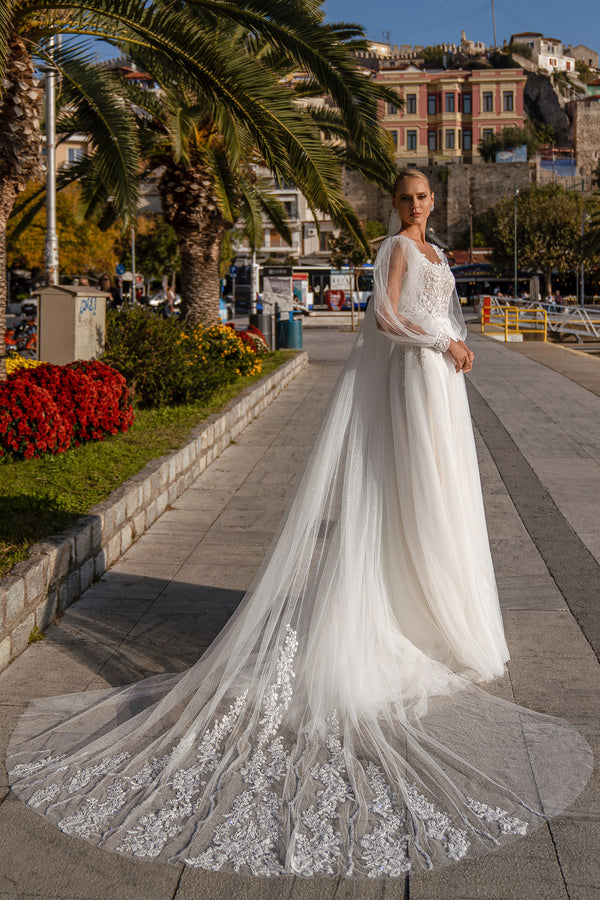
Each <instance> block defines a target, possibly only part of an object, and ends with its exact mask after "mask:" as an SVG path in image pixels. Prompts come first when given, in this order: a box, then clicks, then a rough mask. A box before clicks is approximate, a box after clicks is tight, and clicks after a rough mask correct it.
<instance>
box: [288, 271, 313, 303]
mask: <svg viewBox="0 0 600 900" xmlns="http://www.w3.org/2000/svg"><path fill="white" fill-rule="evenodd" d="M292 288H293V291H294V303H295V304H296V305H297V306H303V307H304V309H309V308H310V307H309V303H308V272H294V274H293V275H292ZM310 306H312V303H311V304H310Z"/></svg>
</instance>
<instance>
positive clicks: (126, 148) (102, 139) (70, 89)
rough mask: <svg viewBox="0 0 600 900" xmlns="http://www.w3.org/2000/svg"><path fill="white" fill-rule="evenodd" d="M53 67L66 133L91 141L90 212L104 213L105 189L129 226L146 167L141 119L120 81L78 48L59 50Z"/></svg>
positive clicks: (87, 189) (87, 192)
mask: <svg viewBox="0 0 600 900" xmlns="http://www.w3.org/2000/svg"><path fill="white" fill-rule="evenodd" d="M40 55H42V57H43V55H44V52H43V51H41V53H40ZM48 62H50V60H49V59H48ZM51 62H52V64H53V65H54V66H55V67H56V69H57V71H58V72H59V74H60V77H61V79H62V90H61V102H62V106H63V113H62V114H61V117H60V119H61V126H60V127H61V128H62V129H63V130H65V131H67V132H70V133H73V131H74V130H77V131H79V132H82V133H83V134H86V135H87V136H89V141H90V147H91V153H90V156H89V162H88V167H87V171H88V177H87V185H86V179H84V180H83V181H82V188H83V193H84V196H85V197H86V200H87V202H88V207H87V210H86V212H87V214H88V215H91V214H93V213H94V212H96V211H97V210H98V208H99V200H100V186H101V185H103V190H104V194H105V198H108V196H111V197H112V202H113V204H114V207H115V209H116V210H117V212H118V214H119V215H120V216H122V217H123V219H124V221H129V220H131V219H132V218H134V217H135V215H136V211H137V198H138V180H139V171H140V165H141V162H140V155H139V150H138V144H137V138H136V128H135V126H136V122H135V117H134V116H133V114H132V111H131V109H130V107H129V106H128V105H127V104H126V102H125V100H124V98H123V96H122V95H121V93H120V90H119V88H120V85H119V80H118V79H116V78H114V77H113V76H112V75H111V74H110V73H108V72H107V71H106V70H104V69H101V68H100V67H98V66H97V65H94V64H92V63H91V62H90V61H89V60H88V59H85V58H82V56H81V55H80V48H78V47H76V46H63V47H60V48H56V49H55V51H54V53H53V56H52V60H51Z"/></svg>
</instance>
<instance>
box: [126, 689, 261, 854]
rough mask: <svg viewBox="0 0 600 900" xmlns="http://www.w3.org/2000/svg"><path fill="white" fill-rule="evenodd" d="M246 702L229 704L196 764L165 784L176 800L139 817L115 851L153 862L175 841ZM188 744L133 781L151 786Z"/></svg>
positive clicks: (204, 741) (243, 697)
mask: <svg viewBox="0 0 600 900" xmlns="http://www.w3.org/2000/svg"><path fill="white" fill-rule="evenodd" d="M246 698H247V694H246V693H244V694H241V695H240V696H239V697H238V698H237V699H236V700H235V702H234V703H232V704H231V706H230V707H229V710H228V712H227V713H226V714H225V715H224V716H223V717H222V718H221V719H217V720H216V721H215V724H214V726H213V727H212V728H211V730H210V731H207V732H206V734H205V735H204V737H203V738H202V741H201V742H200V745H199V747H198V750H197V752H196V759H197V760H198V762H197V764H196V765H193V766H189V767H188V768H186V769H179V770H177V771H175V772H174V773H173V776H172V778H171V779H170V780H169V781H167V783H166V785H167V787H169V788H170V789H171V790H172V791H173V792H174V794H175V796H174V797H172V798H170V799H169V800H167V801H166V804H165V806H164V807H162V808H161V809H158V810H156V811H154V812H149V813H146V815H143V816H141V817H140V818H139V819H138V821H137V824H136V825H135V827H134V828H130V829H128V831H127V834H126V836H125V838H124V839H123V841H122V842H121V843H120V844H119V846H118V847H117V850H120V851H121V852H122V853H127V852H128V853H132V854H133V855H134V856H142V857H146V858H150V859H154V858H155V857H157V856H158V854H159V853H160V852H161V850H162V849H163V847H164V845H165V844H166V843H167V841H168V840H170V839H172V838H174V837H176V836H177V835H178V834H179V833H180V832H181V831H182V830H183V827H184V823H185V820H186V819H188V818H189V817H190V816H191V815H192V814H193V813H194V811H195V807H194V799H195V797H196V795H197V794H198V793H199V792H200V789H201V788H202V787H203V785H205V784H206V779H205V778H204V776H205V775H208V774H209V773H210V772H213V771H214V770H215V769H216V768H217V766H218V765H219V763H220V761H221V759H222V755H223V751H222V749H221V745H222V743H223V741H224V740H225V738H227V737H228V736H229V735H230V734H231V732H232V730H233V728H234V726H235V724H236V723H237V721H238V719H239V717H240V715H241V714H242V712H243V710H244V708H245V705H246ZM182 743H183V742H182ZM187 743H189V741H186V745H184V746H183V747H182V746H181V745H178V747H177V748H176V749H175V750H174V751H173V754H172V755H170V756H167V757H166V758H162V759H160V760H153V761H152V762H151V763H150V764H146V766H145V767H144V768H143V769H141V770H140V772H138V773H137V775H136V776H134V779H133V781H134V782H137V783H142V784H151V783H152V781H153V780H154V777H156V774H158V773H160V771H162V769H163V768H165V766H166V764H167V762H168V761H169V760H170V759H171V758H172V757H174V756H175V754H177V753H178V752H186V751H187ZM153 770H154V773H155V774H154V775H153ZM163 790H164V788H163Z"/></svg>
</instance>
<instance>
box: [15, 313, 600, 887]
mask: <svg viewBox="0 0 600 900" xmlns="http://www.w3.org/2000/svg"><path fill="white" fill-rule="evenodd" d="M352 340H353V338H352V336H351V335H349V334H343V333H337V332H335V331H333V330H331V329H327V330H323V331H320V330H319V329H313V330H311V332H310V336H309V335H306V344H307V346H308V348H309V352H310V356H311V365H310V367H309V368H308V369H307V370H305V371H304V372H303V373H302V374H301V375H299V376H298V378H296V380H295V381H294V382H293V383H292V384H290V385H289V386H288V387H287V388H286V390H285V391H284V392H283V393H282V394H281V395H280V397H279V398H278V399H277V400H276V401H275V403H274V404H273V405H272V406H271V407H269V408H268V409H267V410H265V411H264V412H263V413H262V415H261V416H260V418H259V419H258V420H256V421H255V422H254V423H252V424H251V425H250V426H248V428H247V429H246V430H245V431H244V432H243V433H242V434H240V435H239V437H238V438H237V441H236V443H235V444H232V445H231V446H230V447H229V448H228V449H226V450H225V451H224V453H223V455H222V456H221V457H220V458H219V459H218V460H217V461H216V462H215V463H213V465H211V466H210V467H209V468H208V469H206V471H205V472H204V473H203V474H202V475H201V476H200V478H198V479H197V481H196V482H195V483H194V485H193V486H192V487H191V488H189V489H188V491H187V492H186V493H185V494H183V495H182V496H181V497H180V498H179V499H178V500H177V501H176V502H175V503H174V504H173V506H172V507H171V508H170V509H168V510H167V511H166V512H165V513H164V515H163V516H162V517H161V518H160V519H159V520H158V521H157V522H156V523H155V524H154V526H153V527H152V528H151V529H150V530H149V531H148V532H147V533H146V534H145V535H143V536H142V538H140V540H139V541H138V542H137V543H136V544H134V545H133V546H132V547H131V548H130V550H129V551H128V552H127V554H126V555H125V556H124V557H123V558H122V560H121V561H120V562H119V563H117V564H116V565H115V566H114V567H113V568H112V569H111V570H110V571H109V572H107V573H106V575H105V576H104V577H103V578H102V579H101V580H100V581H99V582H97V583H95V584H93V585H92V586H91V587H90V588H89V589H88V591H86V593H85V594H84V596H83V597H82V599H81V600H80V601H79V602H78V603H77V604H75V605H74V606H73V607H71V608H70V609H69V610H68V611H67V612H66V614H65V615H64V616H63V618H62V620H61V621H60V622H59V623H58V624H57V625H53V626H51V627H50V628H49V629H48V632H47V636H46V639H45V640H44V641H43V642H41V643H39V644H36V645H33V646H31V647H30V648H29V649H28V650H27V651H26V652H25V653H24V654H23V655H22V656H21V657H20V658H19V659H18V660H17V661H16V662H14V663H13V664H12V665H11V666H10V667H9V668H8V669H7V670H6V671H5V672H4V673H2V674H1V675H0V748H4V747H5V745H6V742H7V741H8V738H9V736H10V733H11V731H12V728H13V727H14V722H15V720H16V717H17V715H18V714H19V712H20V711H21V710H22V709H23V707H24V706H25V705H26V703H27V702H28V700H29V699H31V698H33V697H36V696H40V695H43V694H57V693H64V692H67V691H71V690H85V689H95V688H99V687H105V686H109V685H119V684H127V683H129V682H131V681H133V680H136V679H137V678H141V677H144V676H145V675H149V674H154V673H158V672H165V671H174V670H178V671H181V670H183V669H185V668H187V666H188V665H190V664H191V663H193V662H194V661H195V659H197V658H198V656H199V655H200V654H201V653H202V651H203V649H204V648H205V647H206V646H207V644H208V643H209V641H210V640H211V639H212V637H213V636H214V635H215V634H216V633H217V632H218V631H219V630H220V628H221V627H222V626H223V624H224V623H225V622H226V620H227V618H228V617H229V615H230V614H231V613H232V612H233V610H234V609H235V608H236V606H237V604H238V603H239V601H240V599H241V597H242V595H243V592H244V590H245V589H246V588H247V587H248V585H249V583H250V581H251V580H252V577H253V575H254V572H255V571H256V568H257V566H258V565H259V563H260V561H261V558H262V555H263V554H264V552H265V551H266V550H267V549H268V546H269V544H270V542H271V540H272V538H273V536H274V534H275V532H276V530H277V525H278V521H279V518H280V516H281V514H282V512H283V511H284V509H285V506H286V503H287V500H288V498H289V496H290V494H291V493H292V491H293V486H294V483H295V480H296V478H297V476H298V472H299V470H300V468H301V466H302V462H303V460H304V458H305V456H306V453H307V451H308V448H309V447H310V443H311V440H312V438H313V435H314V433H315V431H316V429H317V428H318V424H319V421H320V418H321V415H322V413H323V410H324V408H325V405H326V403H327V399H328V396H329V394H330V392H331V390H332V387H333V384H334V383H335V380H336V377H337V373H338V371H339V368H340V366H341V363H342V362H343V359H344V358H345V356H346V355H347V353H348V351H349V348H350V346H351V343H352ZM473 344H474V346H475V349H476V351H477V353H478V361H477V366H478V368H477V369H476V370H475V374H474V379H473V381H474V385H475V387H476V388H477V390H478V391H481V392H482V395H484V397H485V402H486V403H488V404H490V408H491V409H493V412H494V414H495V416H496V417H497V418H498V421H500V422H501V424H502V427H505V428H506V429H507V432H508V431H510V428H511V427H514V432H515V433H514V435H512V432H511V435H512V438H514V440H512V438H511V440H512V443H511V441H507V440H504V442H502V440H501V438H502V434H501V433H500V432H499V431H498V430H496V433H495V436H494V439H495V442H496V443H495V444H493V450H494V455H493V454H492V453H491V452H490V448H489V447H488V446H487V444H486V442H485V440H484V439H483V438H482V434H480V433H479V431H476V442H477V449H478V456H479V463H480V470H481V473H482V479H483V487H484V502H485V505H486V516H487V520H488V529H489V534H490V540H491V546H492V552H493V556H494V560H495V563H496V566H497V570H498V584H499V591H500V597H501V603H502V607H503V611H504V616H505V622H506V630H507V636H508V640H509V645H510V648H511V654H512V659H511V662H510V664H509V670H508V674H507V675H506V676H505V677H504V678H503V679H498V680H497V681H496V682H494V683H493V684H491V685H489V690H490V693H493V694H494V695H497V696H502V697H506V698H507V699H517V700H518V702H521V703H523V704H524V705H526V706H531V707H533V708H537V709H541V710H543V711H548V712H555V713H558V714H562V715H566V716H568V717H569V718H570V719H572V720H573V721H574V722H577V723H579V724H580V725H581V727H582V730H583V731H584V732H585V733H586V735H587V736H588V738H589V740H590V743H591V744H592V745H593V747H594V748H595V749H596V751H600V729H599V727H598V723H599V721H600V716H599V713H600V675H599V672H598V663H597V660H596V658H595V656H594V654H593V652H592V649H591V647H590V645H589V642H588V641H587V640H586V638H585V637H584V635H583V634H582V632H581V629H580V628H579V626H578V624H577V622H576V621H575V619H574V617H573V615H572V612H571V610H570V609H569V606H568V604H567V602H566V600H565V598H564V597H563V595H562V593H561V591H560V590H559V588H558V586H557V582H556V580H555V578H554V577H552V575H551V574H550V572H549V569H548V561H547V560H545V558H544V556H543V554H542V553H541V552H540V549H539V548H538V546H537V545H536V542H535V540H534V539H532V536H531V533H530V530H528V529H527V528H526V527H525V525H524V523H523V520H522V517H521V515H520V511H519V510H520V508H525V509H526V511H527V513H528V514H530V513H531V509H533V510H534V511H535V509H536V508H537V507H536V503H538V499H539V496H540V495H539V494H537V493H536V492H535V490H533V488H532V482H531V479H530V480H529V481H527V480H525V481H521V482H519V484H520V486H521V488H522V490H521V495H516V494H514V492H513V494H511V493H510V492H509V490H507V480H506V479H507V476H506V472H505V473H504V475H502V474H501V471H500V468H501V467H500V468H499V464H500V463H502V465H503V466H505V467H508V468H509V470H510V471H512V470H513V469H514V468H515V466H516V467H517V469H518V467H519V464H520V463H519V459H516V457H515V454H521V459H527V463H528V465H531V466H534V464H536V465H537V466H538V468H539V478H540V479H541V480H540V481H539V484H540V485H542V486H541V487H540V490H541V491H542V492H544V491H549V490H550V479H549V475H548V472H549V471H550V470H549V469H545V470H544V466H543V465H541V464H540V463H539V462H538V463H535V461H536V460H538V461H539V460H541V461H542V462H543V463H544V465H547V466H551V465H552V464H553V462H554V461H555V460H556V459H559V458H560V459H562V458H564V457H557V456H556V455H553V452H554V450H556V448H557V446H559V445H560V449H561V452H562V453H564V452H568V454H570V455H569V456H568V459H569V460H570V461H575V460H584V461H585V460H589V459H591V458H592V452H593V448H594V447H595V446H596V445H598V446H599V447H600V417H597V418H594V417H593V415H591V413H593V411H594V409H595V407H594V403H597V402H598V398H597V397H596V396H595V395H593V394H590V392H589V390H588V389H587V388H586V389H584V388H581V387H578V386H577V385H576V383H575V382H574V381H572V380H569V381H567V382H566V384H567V387H566V388H565V386H564V384H563V382H564V381H565V379H564V378H563V377H562V376H561V375H560V374H559V373H558V372H557V371H554V370H549V369H548V366H546V365H541V364H539V363H538V362H537V361H535V360H532V359H529V358H528V357H527V356H523V355H513V356H510V350H507V349H506V348H504V347H501V346H500V347H499V346H498V345H495V344H494V343H493V342H491V341H487V340H482V339H481V338H479V339H477V338H476V339H475V340H474V341H473ZM507 354H508V355H507ZM511 360H513V362H511ZM514 361H516V363H518V366H516V363H515V362H514ZM548 371H550V374H551V376H552V378H553V379H554V381H553V383H552V391H553V394H554V397H560V403H558V407H557V408H554V406H555V404H554V401H553V404H552V409H551V410H550V408H549V407H548V405H547V402H546V400H545V399H544V398H543V395H544V390H545V389H546V387H547V383H546V379H547V373H548ZM508 375H510V383H509V390H508V391H505V390H504V386H505V383H506V379H507V377H508ZM480 396H481V395H480ZM590 397H591V399H592V402H591V404H590ZM515 405H516V408H515ZM523 405H528V408H529V409H530V412H531V413H532V414H531V416H530V417H529V419H528V418H527V415H526V414H524V413H523V409H522V408H520V407H522V406H523ZM569 406H570V407H571V409H572V410H575V411H576V412H577V417H578V418H577V430H576V433H575V434H570V432H569V409H568V408H569ZM584 411H585V413H584ZM475 412H476V413H477V409H475ZM584 415H585V416H588V415H589V416H590V418H589V420H588V434H587V437H586V439H585V441H584V438H583V432H584V428H583V423H582V422H581V421H580V419H582V418H583V417H584ZM557 423H558V425H557ZM475 424H476V425H478V424H479V423H478V421H477V415H475ZM485 424H486V423H485V422H483V425H485ZM488 424H489V423H488ZM482 433H483V434H484V436H485V428H484V430H483V432H482ZM536 434H537V436H538V438H536ZM549 435H551V436H552V437H553V440H555V441H557V442H558V443H556V442H555V443H554V444H552V445H551V446H550V447H549V448H548V437H549ZM488 439H489V435H488ZM498 442H500V443H498ZM565 448H568V449H567V450H565ZM546 449H548V452H546ZM502 453H503V454H504V457H502ZM498 454H500V456H499V455H498ZM515 459H516V462H515ZM594 459H596V457H594ZM532 471H534V469H532ZM581 471H582V473H583V470H581ZM576 472H577V469H573V470H572V478H571V481H573V482H574V484H575V486H576V488H577V490H579V482H578V480H577V478H576V477H575V473H576ZM584 474H585V475H586V477H587V476H588V475H589V472H588V471H586V473H584ZM534 475H535V477H536V478H537V477H538V474H537V473H536V471H534ZM583 477H584V475H583V474H582V478H583ZM543 478H546V479H548V486H546V483H545V482H544V481H543ZM508 482H509V484H510V479H508ZM559 484H560V482H559V481H557V485H559ZM532 490H533V493H532ZM555 491H556V495H557V496H556V498H555V505H556V509H557V511H558V515H560V516H561V517H562V515H563V511H562V507H561V503H566V500H565V498H564V496H563V495H560V492H559V488H558V487H555ZM577 496H583V497H584V502H585V503H588V504H589V502H590V501H589V499H588V498H586V497H585V492H584V491H583V490H582V491H581V492H580V493H578V495H577ZM573 515H574V513H573V512H572V511H571V516H573ZM563 521H564V522H566V520H565V519H564V518H563ZM581 524H582V525H583V524H586V527H588V528H589V520H588V519H585V520H583V519H582V522H581ZM565 527H566V526H565ZM568 527H569V528H571V526H570V525H568ZM590 533H591V534H595V531H594V530H593V529H592V530H591V531H588V532H586V534H588V535H589V534H590ZM573 536H574V537H575V532H573ZM580 537H581V540H583V538H584V535H583V534H582V535H581V536H579V535H577V539H578V540H579V538H580ZM586 552H588V551H587V550H586ZM571 574H572V578H575V575H576V574H577V573H571ZM6 791H7V784H6V776H5V773H4V772H3V771H2V773H1V774H0V898H2V897H7V898H8V897H11V898H12V897H21V898H26V897H44V898H51V897H60V898H68V900H76V898H77V900H80V898H81V900H84V898H85V900H87V898H90V900H96V898H98V900H100V898H102V900H104V898H106V897H113V896H114V897H116V898H120V897H126V898H136V897H144V898H145V900H155V898H156V900H163V898H172V897H176V898H179V900H181V898H203V900H204V898H207V900H219V898H235V900H246V898H247V900H271V898H273V900H274V898H277V900H279V898H292V900H313V898H314V900H329V898H332V900H333V898H335V900H340V898H344V900H371V898H372V900H375V898H389V900H392V898H393V900H406V898H407V897H409V898H410V900H415V898H419V900H421V898H422V900H430V898H431V900H433V898H445V900H461V898H464V900H466V898H473V900H475V898H490V900H510V898H519V900H522V898H525V897H527V900H553V898H560V900H565V898H569V900H574V898H576V900H591V898H592V897H594V898H596V897H597V896H598V885H600V865H599V862H598V856H599V854H598V839H599V834H598V829H599V823H600V778H599V777H598V775H596V776H595V777H594V778H593V779H592V780H591V781H590V783H589V784H588V786H587V787H586V790H585V791H584V793H583V794H582V795H581V797H580V798H579V799H578V801H577V802H576V803H575V804H574V806H573V808H572V809H571V810H570V811H569V812H568V813H567V814H566V815H565V816H563V817H561V819H559V820H557V821H555V822H553V823H551V825H550V827H544V828H542V829H540V830H539V831H537V832H536V833H534V834H533V835H531V836H529V837H527V838H525V839H523V840H521V841H518V842H517V843H515V844H513V845H511V846H509V847H507V848H504V849H503V850H502V851H500V852H498V853H494V854H490V855H489V856H487V857H485V858H483V859H480V860H476V861H473V862H467V863H461V864H459V865H456V866H450V867H448V868H446V869H444V870H441V871H439V872H435V873H423V874H411V875H410V877H409V879H408V881H406V882H405V880H404V879H398V880H395V879H390V880H373V881H371V880H370V879H360V880H359V879H350V880H344V879H338V878H317V879H302V878H293V877H286V878H281V879H255V878H249V877H244V876H240V875H235V874H224V873H213V872H203V871H200V870H194V869H190V868H187V867H181V866H165V865H156V864H152V863H149V862H147V861H141V860H140V861H138V860H130V859H127V858H123V857H121V856H120V855H118V854H109V853H106V852H104V851H102V850H98V849H97V848H94V847H91V846H89V845H87V844H86V843H84V842H82V841H80V840H77V839H74V838H69V837H67V836H66V835H64V834H62V832H60V831H58V829H56V828H53V827H52V826H50V825H49V824H48V823H46V822H45V821H44V820H43V819H41V818H40V817H38V816H37V815H36V814H35V813H33V811H31V810H29V809H28V808H27V807H25V806H23V805H22V804H20V803H19V802H18V801H16V799H15V798H14V797H12V795H10V794H7V793H6ZM45 875H47V877H44V876H45ZM594 892H595V893H594Z"/></svg>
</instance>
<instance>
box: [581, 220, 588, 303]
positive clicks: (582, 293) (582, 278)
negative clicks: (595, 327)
mask: <svg viewBox="0 0 600 900" xmlns="http://www.w3.org/2000/svg"><path fill="white" fill-rule="evenodd" d="M588 218H589V217H588V214H587V213H586V211H585V209H582V210H581V279H580V281H581V300H580V306H585V272H584V268H583V266H584V259H583V238H584V230H585V223H586V222H587V220H588Z"/></svg>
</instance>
